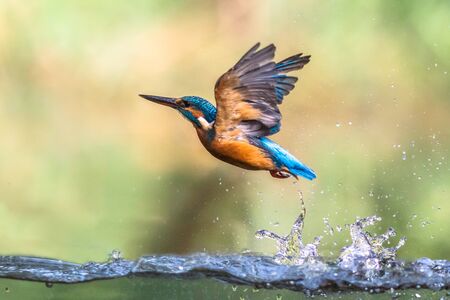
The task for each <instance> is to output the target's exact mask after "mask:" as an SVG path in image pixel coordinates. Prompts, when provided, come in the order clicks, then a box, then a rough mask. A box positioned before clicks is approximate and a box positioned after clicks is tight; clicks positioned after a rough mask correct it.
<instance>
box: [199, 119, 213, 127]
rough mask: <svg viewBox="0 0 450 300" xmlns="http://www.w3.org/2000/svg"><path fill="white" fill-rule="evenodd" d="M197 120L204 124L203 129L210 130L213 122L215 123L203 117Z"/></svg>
mask: <svg viewBox="0 0 450 300" xmlns="http://www.w3.org/2000/svg"><path fill="white" fill-rule="evenodd" d="M197 120H198V121H199V122H200V125H201V126H202V128H203V129H205V130H209V129H211V128H212V124H213V123H209V122H208V121H206V119H205V118H203V117H198V118H197Z"/></svg>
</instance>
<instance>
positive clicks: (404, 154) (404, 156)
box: [402, 151, 406, 160]
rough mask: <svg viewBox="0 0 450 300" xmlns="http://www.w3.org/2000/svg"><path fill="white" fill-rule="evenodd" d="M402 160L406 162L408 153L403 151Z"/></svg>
mask: <svg viewBox="0 0 450 300" xmlns="http://www.w3.org/2000/svg"><path fill="white" fill-rule="evenodd" d="M402 159H403V160H406V151H403V152H402Z"/></svg>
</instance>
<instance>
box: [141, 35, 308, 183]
mask: <svg viewBox="0 0 450 300" xmlns="http://www.w3.org/2000/svg"><path fill="white" fill-rule="evenodd" d="M275 50H276V47H275V45H274V44H270V45H268V46H266V47H264V48H260V43H256V44H255V45H254V46H253V47H251V48H250V50H248V51H247V52H246V53H245V54H244V55H243V56H242V57H241V59H239V61H238V62H237V63H236V64H235V65H234V66H233V67H232V68H231V69H229V70H228V71H227V72H225V73H224V74H223V75H222V76H220V78H219V79H218V80H217V82H216V84H215V87H214V96H215V100H216V106H214V105H213V104H212V103H211V102H209V101H208V100H206V99H204V98H201V97H198V96H183V97H176V98H171V97H162V96H154V95H146V94H139V96H140V97H142V98H144V99H146V100H150V101H152V102H154V103H157V104H161V105H164V106H168V107H171V108H173V109H175V110H177V111H178V112H179V113H181V115H182V116H183V117H184V118H185V119H187V120H188V121H189V122H190V123H192V125H193V126H194V128H195V130H196V132H197V135H198V137H199V139H200V142H201V143H202V144H203V146H204V147H205V148H206V150H208V151H209V153H210V154H212V155H213V156H214V157H216V158H218V159H219V160H222V161H224V162H227V163H229V164H232V165H234V166H237V167H240V168H243V169H247V170H265V171H269V173H270V175H271V176H272V177H274V178H280V179H283V178H289V177H294V178H296V179H297V180H298V177H299V176H301V177H304V178H306V179H309V180H313V179H314V178H316V174H315V173H314V171H313V170H312V169H311V168H309V167H307V166H306V165H305V164H303V163H302V162H300V161H299V160H298V159H297V158H295V156H293V155H292V154H290V153H289V152H288V151H287V150H285V149H283V148H282V147H281V146H280V145H278V144H277V143H275V142H274V141H272V140H271V139H269V138H268V136H270V135H273V134H275V133H277V132H279V131H280V128H281V124H280V121H281V113H280V110H279V108H278V106H279V105H280V104H281V103H282V102H283V99H284V97H286V96H287V95H288V94H289V93H290V91H291V90H292V89H294V87H295V83H296V82H297V80H298V78H297V77H294V76H289V75H287V73H289V72H291V71H295V70H299V69H302V68H303V67H304V66H305V65H306V64H307V63H308V62H309V61H310V57H311V56H310V55H303V53H299V54H295V55H292V56H290V57H288V58H286V59H284V60H281V61H279V62H275V61H274V56H275Z"/></svg>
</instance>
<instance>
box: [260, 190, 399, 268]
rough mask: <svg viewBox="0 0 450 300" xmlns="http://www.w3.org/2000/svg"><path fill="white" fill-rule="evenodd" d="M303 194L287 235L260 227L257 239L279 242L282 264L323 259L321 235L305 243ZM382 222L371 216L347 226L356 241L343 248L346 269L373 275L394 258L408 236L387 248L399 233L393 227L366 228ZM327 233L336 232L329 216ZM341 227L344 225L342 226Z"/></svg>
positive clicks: (278, 255) (341, 261)
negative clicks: (374, 230) (379, 231)
mask: <svg viewBox="0 0 450 300" xmlns="http://www.w3.org/2000/svg"><path fill="white" fill-rule="evenodd" d="M299 195H300V206H301V210H300V214H299V216H298V217H297V219H296V220H295V222H294V224H293V225H292V228H291V232H290V233H289V234H288V235H287V236H280V235H278V234H276V233H274V232H271V231H269V230H265V229H263V230H259V231H257V232H256V237H257V238H260V239H261V238H269V239H272V240H274V241H275V242H276V245H277V249H278V250H277V252H276V254H275V256H274V259H275V261H276V262H278V263H282V264H288V265H301V264H304V263H306V262H319V261H321V258H320V256H319V253H318V246H319V244H320V240H321V237H320V236H319V237H316V238H315V239H314V241H313V242H312V243H310V244H304V243H303V238H302V233H303V227H304V220H305V216H306V209H305V203H304V201H303V194H302V193H301V192H299ZM379 221H381V218H380V217H378V216H371V217H366V218H361V219H357V220H356V221H355V222H354V223H353V224H350V225H346V226H345V228H347V229H349V231H350V236H351V239H352V243H351V244H350V245H349V246H345V247H344V248H342V250H341V254H340V256H339V258H338V261H337V263H338V265H339V267H341V268H342V269H347V270H352V271H357V270H359V271H360V270H363V271H365V273H366V275H367V276H371V275H372V274H375V273H374V272H377V271H379V270H381V269H382V267H383V266H384V265H386V264H387V263H389V262H392V261H394V259H395V257H396V255H397V251H398V249H399V248H400V247H402V246H403V245H404V244H405V241H406V238H404V237H403V238H401V239H400V241H399V243H398V244H397V246H395V247H391V248H385V247H384V246H383V244H384V243H385V242H386V241H388V240H389V239H390V238H392V237H394V236H395V235H396V232H395V230H394V229H393V228H389V229H388V230H387V231H386V232H385V233H383V234H380V235H375V234H371V233H370V232H368V231H366V230H364V228H365V227H367V226H370V225H374V224H375V223H377V222H379ZM324 223H325V226H326V230H325V232H327V233H328V234H330V235H332V234H333V232H334V230H333V228H332V227H331V225H330V224H329V220H328V219H324ZM339 228H341V227H339Z"/></svg>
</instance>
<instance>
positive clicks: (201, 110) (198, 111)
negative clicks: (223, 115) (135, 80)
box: [139, 95, 216, 130]
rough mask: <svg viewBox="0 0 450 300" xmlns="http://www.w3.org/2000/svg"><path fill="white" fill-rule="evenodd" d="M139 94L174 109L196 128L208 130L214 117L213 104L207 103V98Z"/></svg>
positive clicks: (214, 109)
mask: <svg viewBox="0 0 450 300" xmlns="http://www.w3.org/2000/svg"><path fill="white" fill-rule="evenodd" d="M139 96H141V97H142V98H144V99H147V100H150V101H152V102H155V103H158V104H161V105H165V106H169V107H172V108H174V109H176V110H177V111H179V112H180V113H181V114H182V115H183V117H185V118H186V119H187V120H189V121H190V122H191V123H192V124H193V125H194V126H195V127H196V128H201V129H205V130H209V129H211V126H212V124H213V122H214V120H215V119H216V108H215V107H214V105H212V104H211V103H209V102H208V100H206V99H203V98H200V97H197V96H183V97H181V98H169V97H161V96H152V95H139Z"/></svg>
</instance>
